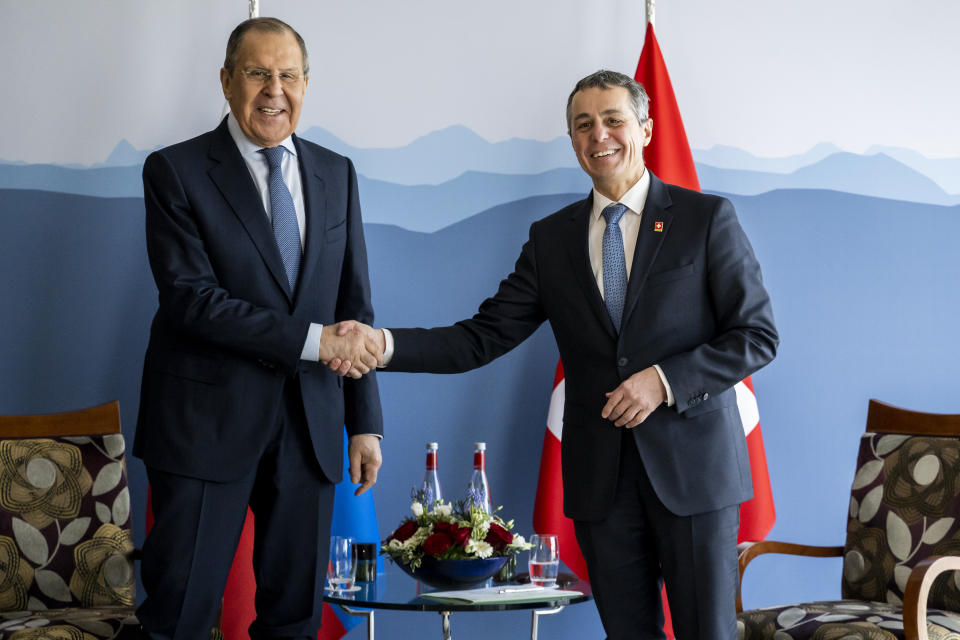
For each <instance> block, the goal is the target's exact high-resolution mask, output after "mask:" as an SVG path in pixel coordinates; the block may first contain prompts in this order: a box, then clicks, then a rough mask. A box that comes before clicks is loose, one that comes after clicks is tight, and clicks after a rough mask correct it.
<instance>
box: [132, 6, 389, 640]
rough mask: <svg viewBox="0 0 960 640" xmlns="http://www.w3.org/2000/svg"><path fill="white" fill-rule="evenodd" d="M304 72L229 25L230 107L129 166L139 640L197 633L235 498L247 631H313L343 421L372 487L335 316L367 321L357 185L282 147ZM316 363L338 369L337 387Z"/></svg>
mask: <svg viewBox="0 0 960 640" xmlns="http://www.w3.org/2000/svg"><path fill="white" fill-rule="evenodd" d="M308 73H309V66H308V62H307V50H306V46H305V45H304V42H303V39H302V38H301V37H300V35H299V34H297V32H296V31H294V30H293V29H292V28H291V27H290V26H289V25H287V24H285V23H283V22H281V21H279V20H276V19H274V18H257V19H253V20H248V21H246V22H244V23H242V24H240V25H239V26H238V27H237V28H236V29H235V30H234V31H233V33H232V34H231V35H230V39H229V41H228V43H227V52H226V59H225V61H224V64H223V69H221V71H220V82H221V85H222V87H223V95H224V97H226V99H227V100H228V101H229V103H230V114H229V115H228V116H227V117H226V118H225V119H224V120H223V122H222V123H221V124H220V126H219V127H217V129H215V130H214V131H211V132H209V133H205V134H203V135H201V136H199V137H197V138H194V139H193V140H188V141H186V142H182V143H180V144H176V145H173V146H171V147H167V148H166V149H162V150H160V151H157V152H156V153H153V154H151V155H150V157H149V158H147V161H146V163H145V164H144V168H143V184H144V200H145V206H146V232H147V251H148V255H149V258H150V267H151V269H152V270H153V275H154V279H155V281H156V284H157V289H158V292H159V309H158V311H157V314H156V316H155V317H154V320H153V325H152V327H151V331H150V342H149V345H148V347H147V353H146V357H145V361H144V371H143V383H142V386H141V396H140V411H139V418H138V422H137V433H136V440H135V444H134V453H135V454H136V455H137V456H139V457H141V458H142V459H143V461H144V463H145V464H146V467H147V475H148V477H149V480H150V486H151V489H152V492H153V494H152V495H153V503H152V504H153V514H154V518H155V524H154V527H153V530H152V531H151V532H150V534H149V535H148V537H147V540H146V543H145V545H144V550H143V564H142V578H143V585H144V587H145V589H146V592H147V598H146V600H145V601H144V602H143V604H142V605H141V607H140V608H139V610H138V612H137V615H138V618H139V619H140V622H141V623H142V625H143V629H144V632H145V635H147V636H149V637H150V638H153V639H174V638H176V639H181V638H183V639H189V640H197V639H199V638H204V637H207V636H209V634H210V629H211V627H212V625H213V623H214V619H215V617H216V615H217V611H218V609H219V607H220V601H221V597H222V595H223V589H224V585H225V583H226V579H227V574H228V572H229V570H230V565H231V562H232V559H233V554H234V550H235V549H236V546H237V542H238V540H239V538H240V532H241V529H242V527H243V522H244V518H245V515H246V511H247V506H248V505H249V506H250V508H251V509H252V511H253V513H254V516H255V528H254V530H255V541H254V554H253V557H254V571H255V574H256V581H257V595H256V609H257V619H256V620H255V621H254V622H253V624H252V625H251V627H250V637H251V638H254V639H260V638H303V639H306V638H316V634H317V629H318V628H319V627H320V611H321V609H320V607H321V605H322V601H321V600H322V599H321V598H320V597H319V596H318V595H317V594H319V593H321V592H322V589H323V582H324V579H325V572H326V550H327V546H328V543H327V540H328V537H329V529H330V520H331V517H332V509H333V493H334V490H333V487H334V484H335V483H336V482H338V481H339V480H340V478H341V475H342V469H341V467H342V464H343V463H342V455H343V428H344V425H346V428H347V432H348V433H349V436H350V439H349V458H350V476H351V479H352V481H353V482H355V483H356V482H361V483H362V486H361V487H360V488H359V489H358V493H359V492H362V491H365V490H366V489H368V488H369V487H370V486H371V485H373V483H374V482H376V479H377V470H378V468H379V467H380V462H381V456H380V440H379V438H380V435H381V434H382V429H383V427H382V417H381V414H380V401H379V395H378V392H377V383H376V379H375V377H374V375H373V374H372V373H369V374H368V373H367V372H368V371H369V370H370V368H372V367H374V366H375V365H376V364H377V355H378V354H379V350H378V348H377V346H376V345H375V344H373V343H370V342H368V341H366V340H365V339H364V338H363V336H362V335H361V333H360V332H359V331H352V332H344V334H343V335H340V336H338V335H336V326H335V324H334V323H336V322H337V321H338V320H340V319H345V318H353V317H355V316H358V317H362V318H366V319H367V321H372V319H373V309H372V307H371V304H370V284H369V280H368V277H367V261H366V249H365V245H364V239H363V227H362V220H361V218H360V206H359V201H358V195H357V176H356V172H355V171H354V168H353V164H352V163H351V162H350V161H349V160H348V159H346V158H344V157H342V156H339V155H337V154H335V153H333V152H331V151H328V150H327V149H324V148H322V147H319V146H317V145H315V144H312V143H310V142H307V141H305V140H301V139H300V138H298V137H297V136H296V135H294V131H295V129H296V127H297V122H298V120H299V118H300V109H301V106H302V104H303V100H304V96H305V94H306V90H307V85H308V83H309V76H308ZM332 359H336V360H337V361H338V362H339V361H349V362H350V363H351V366H350V367H349V368H346V367H345V368H344V369H343V371H342V373H347V374H348V375H349V377H347V378H341V377H339V376H338V375H337V374H336V373H334V372H332V371H330V370H329V369H328V368H327V367H326V366H324V363H327V362H329V361H331V360H332ZM364 374H367V375H364Z"/></svg>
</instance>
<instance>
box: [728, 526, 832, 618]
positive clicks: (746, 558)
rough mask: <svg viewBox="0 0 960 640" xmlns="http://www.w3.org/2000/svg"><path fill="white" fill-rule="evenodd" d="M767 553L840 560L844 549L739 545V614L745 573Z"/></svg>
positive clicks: (767, 542) (764, 542) (766, 542)
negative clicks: (753, 562) (755, 559)
mask: <svg viewBox="0 0 960 640" xmlns="http://www.w3.org/2000/svg"><path fill="white" fill-rule="evenodd" d="M765 553H780V554H785V555H790V556H806V557H808V558H838V557H840V556H842V555H843V547H821V546H814V545H809V544H795V543H793V542H778V541H776V540H761V541H759V542H741V543H740V544H738V545H737V559H738V564H739V565H740V581H739V582H738V583H737V613H740V612H742V611H743V600H742V597H741V589H742V585H743V572H744V571H745V570H746V569H747V565H748V564H750V561H751V560H753V559H754V558H756V557H757V556H761V555H763V554H765Z"/></svg>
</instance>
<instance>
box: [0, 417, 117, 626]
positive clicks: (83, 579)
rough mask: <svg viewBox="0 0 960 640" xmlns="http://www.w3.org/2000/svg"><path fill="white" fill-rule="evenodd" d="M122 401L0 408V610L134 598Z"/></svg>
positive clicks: (90, 604) (108, 602)
mask: <svg viewBox="0 0 960 640" xmlns="http://www.w3.org/2000/svg"><path fill="white" fill-rule="evenodd" d="M124 454H125V446H124V441H123V435H122V434H121V432H120V407H119V403H117V402H111V403H108V404H104V405H100V406H97V407H92V408H90V409H83V410H79V411H69V412H65V413H57V414H49V415H32V416H0V611H25V610H37V609H59V608H65V607H102V606H133V605H134V603H135V587H134V577H133V566H132V563H131V555H132V552H133V542H132V535H131V530H130V491H129V489H128V487H127V470H126V462H125V456H124Z"/></svg>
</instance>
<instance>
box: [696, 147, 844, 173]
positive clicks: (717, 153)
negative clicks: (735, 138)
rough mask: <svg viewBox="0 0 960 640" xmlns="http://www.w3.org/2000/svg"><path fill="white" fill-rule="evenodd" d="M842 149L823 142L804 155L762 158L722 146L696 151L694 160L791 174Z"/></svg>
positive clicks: (721, 166) (730, 166) (725, 167)
mask: <svg viewBox="0 0 960 640" xmlns="http://www.w3.org/2000/svg"><path fill="white" fill-rule="evenodd" d="M840 151H841V149H840V147H838V146H836V145H835V144H832V143H829V142H821V143H820V144H818V145H816V146H814V147H812V148H811V149H809V150H808V151H806V152H804V153H800V154H797V155H792V156H786V157H783V158H761V157H759V156H755V155H753V154H752V153H750V152H749V151H744V150H743V149H738V148H736V147H730V146H726V145H722V144H718V145H715V146H713V147H711V148H709V149H694V150H693V159H694V160H695V161H696V162H697V163H698V164H701V163H702V164H706V165H710V166H711V167H719V168H722V169H737V170H740V171H763V172H767V173H790V172H792V171H796V170H797V169H799V168H800V167H806V166H808V165H811V164H814V163H816V162H820V161H821V160H823V159H824V158H826V157H827V156H830V155H833V154H835V153H838V152H840Z"/></svg>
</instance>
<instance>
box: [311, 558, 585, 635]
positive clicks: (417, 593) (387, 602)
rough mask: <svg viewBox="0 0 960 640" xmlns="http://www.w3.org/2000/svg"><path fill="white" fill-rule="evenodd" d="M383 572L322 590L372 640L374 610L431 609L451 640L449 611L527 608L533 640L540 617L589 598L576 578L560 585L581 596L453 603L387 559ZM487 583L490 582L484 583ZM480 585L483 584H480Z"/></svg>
mask: <svg viewBox="0 0 960 640" xmlns="http://www.w3.org/2000/svg"><path fill="white" fill-rule="evenodd" d="M384 567H385V569H386V571H385V573H381V574H379V575H378V576H377V581H376V582H357V583H356V584H357V586H359V589H357V590H355V591H352V592H348V593H335V592H333V591H330V590H326V591H324V592H323V599H324V601H326V602H329V603H330V604H334V605H338V606H339V607H340V609H342V610H343V611H344V612H345V613H347V614H349V615H352V616H359V617H363V618H366V619H367V640H374V622H373V614H374V613H375V611H376V610H377V609H392V610H395V611H396V610H399V611H433V612H436V613H439V614H440V617H441V628H442V632H443V638H444V640H451V635H450V614H451V613H460V612H468V611H516V610H519V609H528V610H530V612H531V621H530V638H531V640H537V626H538V622H539V618H540V616H545V615H551V614H554V613H559V612H560V611H562V610H563V608H564V607H566V606H567V605H571V604H579V603H581V602H587V601H588V600H591V599H592V598H593V596H592V594H591V591H590V584H589V583H588V582H584V581H582V580H577V581H575V582H571V583H569V584H565V585H564V586H563V587H562V588H563V589H565V590H571V591H580V592H581V593H582V594H583V595H579V596H573V595H560V594H558V597H556V598H547V599H544V600H537V601H536V602H529V601H527V602H493V603H483V604H469V603H466V602H460V603H455V602H451V601H441V600H437V599H433V598H425V597H423V594H425V593H429V592H431V591H441V589H434V588H433V587H430V586H427V585H425V584H423V583H421V582H419V581H417V580H414V579H413V578H411V577H410V576H408V575H407V574H405V573H404V572H403V571H402V570H401V569H400V568H399V567H397V566H395V565H393V563H391V562H386V563H384ZM488 585H492V583H490V582H488ZM480 586H483V585H480ZM494 586H497V587H500V588H510V587H523V586H528V585H518V584H515V583H498V584H496V585H494Z"/></svg>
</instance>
